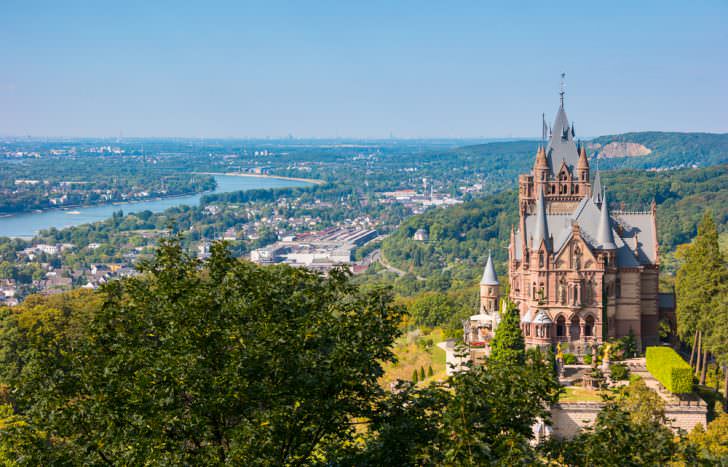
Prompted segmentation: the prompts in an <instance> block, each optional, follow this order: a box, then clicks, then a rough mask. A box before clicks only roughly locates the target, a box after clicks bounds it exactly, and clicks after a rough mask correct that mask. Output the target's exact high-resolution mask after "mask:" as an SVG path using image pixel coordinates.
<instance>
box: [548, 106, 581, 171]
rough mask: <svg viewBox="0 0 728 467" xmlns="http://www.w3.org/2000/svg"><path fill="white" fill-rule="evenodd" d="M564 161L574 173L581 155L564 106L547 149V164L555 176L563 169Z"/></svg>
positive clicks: (552, 130)
mask: <svg viewBox="0 0 728 467" xmlns="http://www.w3.org/2000/svg"><path fill="white" fill-rule="evenodd" d="M562 161H566V165H567V166H568V167H569V170H571V171H572V172H573V171H574V167H576V165H577V164H578V162H579V153H578V151H577V150H576V143H574V130H573V128H572V127H570V126H569V119H568V118H567V117H566V112H565V111H564V107H563V105H562V106H561V107H559V110H558V112H556V119H555V120H554V125H553V127H551V139H550V140H549V144H548V146H547V147H546V162H547V163H548V165H549V168H550V169H551V173H552V174H553V175H554V176H556V175H557V171H558V170H559V168H561V162H562Z"/></svg>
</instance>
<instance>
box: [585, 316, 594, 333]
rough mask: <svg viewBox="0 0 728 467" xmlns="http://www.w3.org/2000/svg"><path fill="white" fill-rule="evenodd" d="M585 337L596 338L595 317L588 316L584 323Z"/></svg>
mask: <svg viewBox="0 0 728 467" xmlns="http://www.w3.org/2000/svg"><path fill="white" fill-rule="evenodd" d="M584 335H585V336H586V337H592V336H594V317H593V316H587V317H586V320H585V322H584Z"/></svg>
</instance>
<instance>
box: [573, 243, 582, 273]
mask: <svg viewBox="0 0 728 467" xmlns="http://www.w3.org/2000/svg"><path fill="white" fill-rule="evenodd" d="M574 268H575V269H581V250H580V249H579V247H576V248H575V249H574Z"/></svg>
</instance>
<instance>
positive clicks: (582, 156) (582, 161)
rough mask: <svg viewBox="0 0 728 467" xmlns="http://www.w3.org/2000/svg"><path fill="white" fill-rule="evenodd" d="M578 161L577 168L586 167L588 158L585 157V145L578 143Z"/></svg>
mask: <svg viewBox="0 0 728 467" xmlns="http://www.w3.org/2000/svg"><path fill="white" fill-rule="evenodd" d="M579 146H580V147H579V163H578V164H577V168H578V169H588V168H589V159H587V157H586V147H585V146H584V145H582V144H581V143H579Z"/></svg>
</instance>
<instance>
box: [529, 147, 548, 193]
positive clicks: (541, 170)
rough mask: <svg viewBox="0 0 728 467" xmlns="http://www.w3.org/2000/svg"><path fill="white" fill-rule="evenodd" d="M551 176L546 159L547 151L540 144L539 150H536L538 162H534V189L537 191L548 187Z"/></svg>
mask: <svg viewBox="0 0 728 467" xmlns="http://www.w3.org/2000/svg"><path fill="white" fill-rule="evenodd" d="M549 176H550V174H549V164H548V162H547V161H546V151H545V150H544V148H543V146H539V147H538V151H536V162H534V164H533V178H534V185H535V187H534V189H535V190H536V191H537V192H538V191H541V190H542V189H546V188H545V187H546V186H547V185H546V182H547V181H548V179H549Z"/></svg>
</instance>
